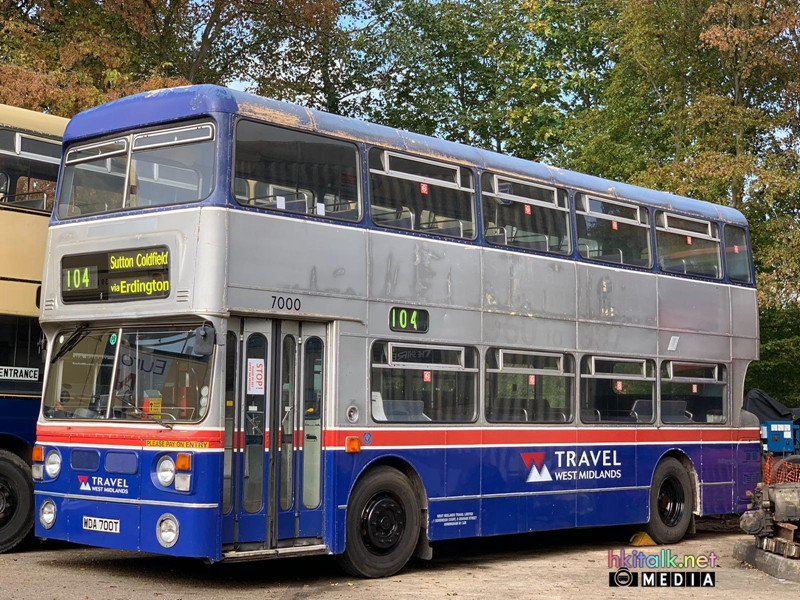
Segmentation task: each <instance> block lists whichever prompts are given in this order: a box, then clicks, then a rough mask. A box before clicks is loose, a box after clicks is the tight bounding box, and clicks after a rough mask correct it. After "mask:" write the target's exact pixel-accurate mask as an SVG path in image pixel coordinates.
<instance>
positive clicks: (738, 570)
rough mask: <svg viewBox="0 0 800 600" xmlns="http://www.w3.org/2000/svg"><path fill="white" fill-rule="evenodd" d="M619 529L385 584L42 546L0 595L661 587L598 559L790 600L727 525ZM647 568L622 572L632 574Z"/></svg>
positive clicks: (11, 574) (401, 595)
mask: <svg viewBox="0 0 800 600" xmlns="http://www.w3.org/2000/svg"><path fill="white" fill-rule="evenodd" d="M630 534H631V531H630V530H627V529H618V528H612V529H592V530H579V531H566V532H555V533H546V534H544V533H539V534H529V535H520V536H510V537H500V538H491V539H478V540H462V541H459V542H446V543H440V544H436V545H434V559H433V560H432V561H428V562H423V561H415V562H412V563H411V564H410V565H409V566H407V567H406V568H405V569H404V570H403V571H401V572H400V573H399V574H398V575H395V576H394V577H389V578H386V579H378V580H365V579H356V578H352V577H349V576H347V575H345V574H344V573H343V572H342V571H341V570H340V569H339V567H338V565H337V563H336V560H335V559H333V558H330V557H312V558H298V559H286V560H281V561H263V562H256V563H240V564H218V565H206V564H204V563H202V562H199V561H194V560H188V559H175V558H168V557H163V556H157V555H153V554H135V553H129V552H121V551H117V550H105V549H99V548H89V547H83V546H73V545H68V544H57V543H54V542H35V543H32V544H30V545H29V547H28V548H27V549H25V550H24V551H20V552H15V553H12V554H5V555H0V597H2V598H4V599H20V600H22V599H36V600H39V599H42V600H95V599H97V600H101V599H102V600H106V599H108V600H150V599H158V600H179V599H181V600H190V599H191V600H194V599H205V598H209V599H219V600H233V599H236V600H242V599H251V598H252V599H255V598H258V599H272V598H275V599H293V598H309V597H314V598H322V599H324V600H328V599H330V600H335V599H339V598H341V599H344V598H346V599H348V600H358V599H370V600H374V599H375V598H379V599H381V600H383V599H385V600H389V599H391V600H402V599H406V598H408V599H411V598H415V599H416V598H443V599H447V598H461V599H472V598H475V599H486V598H493V597H494V598H501V597H502V598H509V599H516V598H535V597H542V596H544V597H547V598H548V599H559V598H575V599H577V598H581V599H584V598H602V597H607V598H641V597H642V596H650V597H653V598H655V597H656V595H657V594H658V595H661V594H664V593H665V592H667V590H663V589H662V590H659V589H641V588H639V589H633V588H624V587H616V588H615V587H609V573H612V572H614V571H615V569H609V566H608V556H609V551H611V552H613V553H618V552H619V551H620V550H621V549H625V551H626V553H630V552H631V551H633V550H641V551H643V552H645V553H647V554H656V553H659V552H660V551H661V550H662V549H669V550H671V551H672V553H673V554H677V555H681V556H683V555H688V554H694V555H697V554H704V555H710V554H711V553H712V552H713V553H714V555H715V557H716V567H715V568H714V569H705V570H706V571H713V572H714V573H715V577H716V587H715V588H683V589H678V588H674V589H672V590H670V591H669V592H668V593H669V594H671V595H675V596H678V597H686V598H731V597H733V592H741V594H740V595H737V596H738V597H742V598H743V597H745V595H747V596H753V595H755V594H758V595H760V596H764V597H775V598H779V597H786V598H789V597H797V595H798V594H799V593H800V584H798V583H792V582H787V581H784V580H779V579H775V578H773V577H770V576H768V575H766V574H764V573H762V572H761V571H757V570H755V569H752V568H750V567H748V566H746V565H743V564H742V563H740V562H739V561H737V560H736V559H734V558H733V556H732V551H733V545H734V543H735V542H736V541H737V540H740V539H743V538H746V537H747V536H744V534H742V533H739V531H738V529H737V528H736V527H735V522H730V521H728V522H726V521H720V520H703V521H701V522H700V523H699V524H698V532H697V534H696V535H695V536H693V537H691V538H687V539H686V540H684V541H683V542H681V543H680V544H676V545H673V546H668V547H658V548H652V547H651V548H647V547H644V548H638V549H637V548H633V547H631V546H629V545H628V544H627V540H628V539H629V537H630ZM646 570H647V569H632V571H634V572H638V573H639V574H640V576H641V573H642V572H643V571H646Z"/></svg>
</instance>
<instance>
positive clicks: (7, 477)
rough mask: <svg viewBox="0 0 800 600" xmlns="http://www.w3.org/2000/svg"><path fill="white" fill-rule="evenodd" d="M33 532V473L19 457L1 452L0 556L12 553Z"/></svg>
mask: <svg viewBox="0 0 800 600" xmlns="http://www.w3.org/2000/svg"><path fill="white" fill-rule="evenodd" d="M32 528H33V478H32V477H31V469H30V467H29V466H28V465H27V464H26V463H25V461H24V460H22V459H21V458H20V457H18V456H17V455H16V454H12V453H10V452H7V451H5V450H0V552H6V551H8V550H11V548H13V547H14V546H16V545H17V544H19V543H20V542H21V541H22V540H24V539H25V537H26V536H27V535H28V534H29V533H30V531H31V529H32Z"/></svg>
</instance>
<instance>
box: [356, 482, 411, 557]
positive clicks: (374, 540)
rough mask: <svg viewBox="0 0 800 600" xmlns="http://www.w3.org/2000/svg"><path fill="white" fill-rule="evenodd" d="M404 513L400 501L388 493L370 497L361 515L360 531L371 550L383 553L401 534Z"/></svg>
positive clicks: (392, 545)
mask: <svg viewBox="0 0 800 600" xmlns="http://www.w3.org/2000/svg"><path fill="white" fill-rule="evenodd" d="M405 528H406V515H405V511H404V510H403V508H402V506H401V505H400V503H399V502H398V501H397V500H396V499H395V498H393V497H392V496H391V495H389V494H380V495H377V496H374V497H373V498H371V499H370V501H369V502H368V503H367V505H366V506H365V507H364V512H363V513H362V516H361V533H362V535H363V537H364V542H365V543H366V545H367V547H369V548H370V549H371V550H372V551H374V552H378V553H385V552H388V551H389V550H391V549H392V547H394V545H395V544H397V542H398V541H399V540H400V538H401V537H402V536H403V532H404V531H405Z"/></svg>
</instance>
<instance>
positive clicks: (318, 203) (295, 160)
mask: <svg viewBox="0 0 800 600" xmlns="http://www.w3.org/2000/svg"><path fill="white" fill-rule="evenodd" d="M235 156H236V164H235V165H234V198H235V199H236V201H237V202H239V203H240V204H254V205H255V206H258V207H260V208H267V209H270V210H278V211H283V212H290V213H295V214H308V215H315V216H318V217H325V218H334V219H340V220H344V221H352V222H356V221H358V220H360V218H361V200H360V189H359V181H360V178H359V175H358V150H357V148H356V147H355V146H354V145H353V144H351V143H349V142H342V141H339V140H335V139H331V138H326V137H323V136H319V135H312V134H309V133H302V132H299V131H292V130H289V129H284V128H282V127H276V126H273V125H266V124H263V123H255V122H252V121H246V120H241V121H239V123H238V124H237V126H236V154H235ZM239 180H250V181H253V182H254V183H253V189H252V196H250V195H248V197H247V198H246V199H244V200H242V198H241V196H242V194H241V193H240V191H239V188H237V182H238V181H239ZM239 185H240V184H239ZM242 191H245V190H244V189H243V188H242Z"/></svg>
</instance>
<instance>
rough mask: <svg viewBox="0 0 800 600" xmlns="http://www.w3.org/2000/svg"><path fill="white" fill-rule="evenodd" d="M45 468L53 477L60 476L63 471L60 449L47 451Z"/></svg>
mask: <svg viewBox="0 0 800 600" xmlns="http://www.w3.org/2000/svg"><path fill="white" fill-rule="evenodd" d="M44 470H45V472H46V473H47V476H48V477H50V478H51V479H55V478H56V477H58V476H59V474H60V473H61V455H60V454H59V453H58V450H50V452H48V453H47V458H45V459H44Z"/></svg>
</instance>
